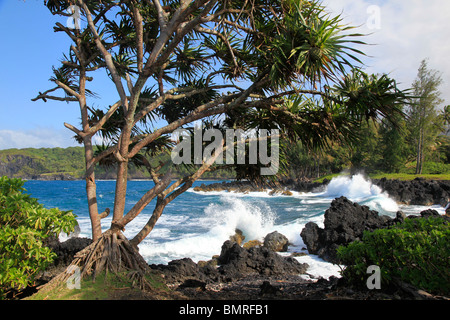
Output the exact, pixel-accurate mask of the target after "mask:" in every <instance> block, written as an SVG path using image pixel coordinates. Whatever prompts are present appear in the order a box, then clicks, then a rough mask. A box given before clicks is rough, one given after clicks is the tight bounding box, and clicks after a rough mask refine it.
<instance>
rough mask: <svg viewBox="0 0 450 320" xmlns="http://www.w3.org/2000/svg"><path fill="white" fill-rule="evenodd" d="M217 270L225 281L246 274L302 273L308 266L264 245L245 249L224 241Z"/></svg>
mask: <svg viewBox="0 0 450 320" xmlns="http://www.w3.org/2000/svg"><path fill="white" fill-rule="evenodd" d="M218 262H219V265H220V267H219V272H220V273H221V274H222V276H223V279H224V280H225V281H233V280H236V279H239V278H242V277H243V276H245V275H248V274H260V275H264V276H273V275H293V274H296V275H298V274H304V273H305V272H306V270H307V268H308V265H307V264H305V263H303V264H302V263H299V262H298V261H297V260H296V259H294V258H291V257H282V256H280V255H279V254H277V253H276V252H274V251H272V250H270V249H268V248H266V247H252V248H250V249H245V248H243V247H241V246H239V245H238V244H237V243H235V242H232V241H226V242H225V243H224V244H223V246H222V251H221V253H220V256H219V258H218Z"/></svg>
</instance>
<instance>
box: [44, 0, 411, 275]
mask: <svg viewBox="0 0 450 320" xmlns="http://www.w3.org/2000/svg"><path fill="white" fill-rule="evenodd" d="M45 3H46V5H47V7H48V8H49V9H50V11H51V12H52V13H53V14H55V15H61V16H63V17H66V16H68V15H69V16H72V15H73V14H75V13H77V14H78V13H79V14H80V15H81V17H82V19H83V21H84V24H87V27H86V28H85V29H80V28H79V29H77V28H75V29H70V28H69V27H68V26H65V25H63V24H61V23H57V24H56V26H55V31H56V32H62V33H64V34H66V36H68V37H69V38H70V39H71V40H72V42H73V43H72V45H71V47H70V50H69V51H68V53H67V54H66V55H64V58H63V59H62V66H60V67H58V68H54V76H53V77H52V78H51V81H52V82H53V83H54V84H55V85H56V86H55V87H53V88H51V89H50V90H47V91H45V92H43V93H40V94H39V95H38V96H37V97H36V99H54V100H62V101H67V102H77V103H78V106H79V108H80V113H81V120H82V124H81V127H77V126H76V125H72V124H65V125H66V127H67V128H69V129H70V130H72V131H73V132H74V133H75V134H76V135H77V138H78V139H79V141H81V142H82V143H83V144H84V147H85V158H86V190H87V200H88V206H89V213H90V218H91V225H92V235H93V240H94V243H93V245H92V246H90V247H89V248H87V249H86V250H85V251H83V254H80V255H79V258H78V260H76V261H74V264H78V265H80V266H81V265H82V266H83V271H82V276H83V275H84V274H89V273H90V272H92V271H94V272H99V271H101V270H104V269H105V268H106V269H107V270H114V271H116V270H120V269H123V268H130V269H133V270H135V271H142V272H144V271H145V270H146V263H145V262H144V261H143V259H142V257H140V255H139V254H138V252H137V250H136V249H135V246H137V245H138V244H139V243H140V242H141V241H142V240H143V239H144V238H145V237H146V236H147V235H148V234H149V233H150V232H151V231H152V229H153V227H154V226H155V224H156V222H157V221H158V219H159V217H160V216H161V214H162V213H163V210H164V208H165V206H167V204H169V203H170V202H171V201H173V200H174V199H175V198H177V197H178V196H179V195H180V194H182V193H183V192H185V191H186V190H187V189H189V188H190V187H191V186H192V184H193V182H194V181H195V180H196V179H198V178H199V177H201V175H202V174H203V173H204V172H206V171H207V170H210V169H211V166H212V164H213V163H214V161H215V160H216V159H221V158H225V153H223V154H222V153H221V152H222V151H224V148H225V146H224V138H223V137H222V138H221V137H218V138H216V140H215V143H216V146H217V148H216V149H215V151H214V149H213V150H211V149H210V151H209V155H211V156H207V157H205V158H204V159H201V158H200V159H197V160H200V162H199V163H198V164H197V165H195V166H193V167H194V171H192V172H190V173H189V175H187V176H185V177H183V178H181V179H178V180H176V181H174V182H173V183H172V184H171V179H170V178H171V176H170V170H168V171H167V174H165V175H164V176H161V175H160V171H159V170H160V169H161V168H162V167H165V168H167V167H169V168H170V167H172V166H173V165H174V164H173V163H172V162H170V161H169V162H167V163H161V164H156V165H155V164H152V162H151V161H149V160H151V159H152V157H153V156H154V155H155V154H157V153H158V152H171V151H172V150H173V148H174V145H175V143H176V142H177V141H175V140H174V138H171V137H170V134H171V133H173V132H174V131H175V130H177V129H179V128H184V129H186V130H188V131H190V132H192V131H194V130H195V129H194V124H195V123H196V122H197V121H199V120H201V121H203V122H202V124H201V126H200V127H199V128H198V129H199V130H203V133H205V131H206V129H209V128H216V129H219V130H221V132H224V130H225V129H242V130H244V131H251V130H259V129H267V130H272V129H277V130H279V133H280V135H281V138H282V139H281V144H282V143H283V140H287V139H289V140H291V141H302V143H303V145H304V146H306V147H308V148H311V149H313V148H319V147H325V146H327V145H330V144H331V143H332V142H333V141H336V140H339V141H342V140H346V139H350V138H355V137H354V135H353V133H354V128H355V126H358V124H359V123H360V122H361V121H364V120H370V119H374V118H377V117H386V116H387V117H389V116H391V115H392V114H395V113H398V112H399V109H398V106H399V104H400V103H401V102H402V100H404V99H405V94H404V92H402V91H400V90H398V89H397V86H396V83H395V81H394V80H392V79H389V78H388V77H387V76H368V75H366V74H364V72H362V71H360V70H356V69H355V65H356V64H359V60H358V58H357V57H356V56H355V55H357V54H360V53H362V52H360V51H359V50H357V49H355V47H356V46H357V45H358V44H361V42H360V41H359V40H355V39H357V38H355V37H357V36H360V35H358V34H350V32H349V31H350V30H351V28H350V27H347V26H344V25H342V21H341V18H340V17H339V16H337V17H331V16H330V15H329V14H327V13H326V12H325V10H324V7H322V6H321V5H320V3H318V2H317V1H300V0H255V1H244V0H232V1H217V0H179V1H171V0H167V1H162V2H160V1H158V0H153V1H136V0H127V1H125V0H123V1H111V0H109V1H108V0H102V1H80V0H78V1H73V2H72V1H70V2H69V1H62V0H48V1H45ZM71 4H75V5H76V6H70V5H71ZM69 6H70V7H69ZM67 9H70V10H71V11H70V12H69V14H68V13H67ZM81 25H83V24H81ZM75 26H76V24H75ZM347 70H351V71H350V72H347ZM100 71H103V72H104V73H106V74H107V75H108V77H109V79H110V80H111V82H112V84H113V86H114V88H115V89H116V91H117V92H116V93H117V96H118V100H116V101H105V102H102V105H103V107H99V108H94V107H93V106H92V104H91V103H88V101H89V99H91V98H90V97H91V96H94V95H96V96H98V94H97V93H94V92H92V91H90V90H89V89H88V86H89V84H90V82H91V81H92V82H95V79H96V77H98V76H99V74H100ZM56 91H60V92H62V93H63V94H62V95H58V96H56V95H55V92H56ZM107 96H108V97H111V93H110V92H108V94H107ZM94 135H101V136H104V137H107V138H109V141H110V143H109V144H108V145H105V146H104V147H103V151H102V152H100V153H97V154H95V153H94V149H93V143H92V141H93V137H94ZM272 137H273V134H272V132H269V135H267V137H266V138H264V136H260V137H259V139H260V140H261V139H268V140H269V142H270V141H271V138H272ZM179 138H180V139H181V137H179ZM244 142H245V144H244V146H245V147H246V148H249V147H250V146H249V141H244ZM235 144H236V143H235ZM201 147H202V148H203V150H202V151H206V148H205V145H202V146H201ZM206 147H209V145H207V146H206ZM227 147H230V146H228V145H227ZM231 147H234V145H231ZM270 147H271V145H269V149H270ZM213 151H214V152H213ZM227 151H228V150H227ZM183 156H186V155H184V154H183ZM187 156H188V159H189V160H190V159H191V158H192V157H194V158H195V156H194V155H193V156H192V157H191V156H189V155H187ZM235 157H236V154H235ZM194 160H195V159H194ZM245 160H248V158H246V159H245ZM105 161H112V162H114V163H116V164H117V180H116V192H115V202H114V206H113V210H112V211H113V219H112V223H111V226H110V229H109V230H108V231H106V232H104V233H102V230H101V218H102V217H103V216H105V215H106V214H107V213H108V212H107V211H108V210H105V212H104V213H102V214H100V213H99V210H98V207H97V196H96V184H95V174H94V167H95V166H96V165H97V164H99V163H101V162H105ZM130 163H140V164H141V165H144V166H146V167H147V168H148V170H149V172H150V173H151V175H152V178H153V181H154V183H155V185H154V187H153V188H151V189H150V190H148V191H147V192H146V193H145V194H143V195H142V198H141V199H140V200H139V201H138V202H137V203H136V204H135V205H134V206H133V207H132V208H131V209H130V210H129V211H128V212H126V210H125V201H126V196H127V192H126V191H127V178H128V165H129V164H130ZM225 165H227V164H226V163H225ZM266 165H267V163H263V161H258V162H256V163H254V164H253V163H250V162H245V164H243V165H237V164H236V165H234V167H235V170H236V172H237V177H238V178H251V179H254V178H257V177H258V175H259V172H260V169H261V168H264V167H265V166H266ZM153 199H156V203H155V207H154V210H153V214H152V215H151V217H150V219H149V220H148V222H147V223H146V224H145V225H144V226H143V228H142V229H141V231H140V232H139V233H138V234H137V235H136V236H135V237H134V238H132V239H131V241H128V240H127V239H126V238H125V237H124V235H123V234H122V231H123V230H124V228H125V226H126V225H127V224H128V223H129V222H131V221H133V220H134V219H135V218H136V217H137V216H138V215H139V214H140V213H141V212H142V210H143V209H144V208H145V207H146V206H147V205H149V204H150V202H151V201H152V200H153Z"/></svg>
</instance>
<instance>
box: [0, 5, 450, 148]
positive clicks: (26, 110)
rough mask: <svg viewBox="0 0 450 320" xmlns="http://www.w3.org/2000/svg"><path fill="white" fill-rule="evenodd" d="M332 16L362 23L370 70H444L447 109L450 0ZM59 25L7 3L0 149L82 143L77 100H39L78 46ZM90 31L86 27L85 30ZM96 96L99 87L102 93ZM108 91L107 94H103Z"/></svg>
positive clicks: (403, 73)
mask: <svg viewBox="0 0 450 320" xmlns="http://www.w3.org/2000/svg"><path fill="white" fill-rule="evenodd" d="M323 4H324V5H325V6H326V7H327V10H328V11H330V13H331V14H333V15H336V14H341V15H342V17H343V21H344V22H345V23H346V24H349V25H354V26H359V27H358V28H357V29H356V32H358V33H364V34H367V36H366V37H364V39H363V40H364V41H365V42H367V43H369V45H367V46H363V47H361V48H360V49H362V51H364V52H365V53H366V54H367V57H366V58H364V59H363V61H364V63H365V71H367V72H368V73H387V74H389V75H390V76H391V77H392V78H394V79H396V80H397V81H398V82H399V83H400V87H401V88H405V89H406V88H409V87H410V86H411V83H412V82H413V81H414V79H415V77H416V75H417V69H418V68H419V65H420V62H421V61H422V60H423V59H425V58H428V59H429V67H430V68H432V69H436V70H439V71H441V72H442V78H443V80H444V83H443V85H442V86H441V91H442V93H443V95H442V97H443V99H444V100H445V103H444V104H445V105H448V104H450V90H449V89H450V59H449V57H450V19H449V17H450V1H448V0H323ZM56 22H61V23H62V24H66V23H67V21H66V18H60V17H54V16H52V15H51V13H50V12H49V11H48V10H47V8H46V7H44V5H43V1H42V0H25V1H24V0H0V39H1V42H0V97H1V100H0V150H1V149H9V148H28V147H30V148H42V147H68V146H75V145H77V144H76V143H75V142H74V140H73V139H72V137H73V133H72V132H71V131H69V130H68V129H66V128H65V127H64V122H68V123H70V124H73V125H75V126H78V125H79V123H80V116H79V109H78V106H77V104H76V103H70V104H67V103H65V102H56V101H48V102H47V103H44V102H43V101H38V102H32V101H31V99H32V98H34V97H36V96H37V95H38V93H39V91H40V92H44V91H45V90H47V89H50V88H53V87H54V86H55V85H54V84H53V83H51V82H50V81H49V78H50V77H51V76H52V66H59V60H60V59H61V58H62V54H63V53H64V52H67V51H68V48H69V46H70V41H69V40H68V39H67V37H66V36H65V35H64V34H62V33H54V32H53V26H54V24H55V23H56ZM82 27H83V26H82ZM98 85H99V88H100V87H101V89H103V90H101V91H102V92H107V94H108V95H110V96H108V97H105V96H104V95H103V96H101V97H100V98H99V99H97V101H96V102H95V103H96V104H97V105H102V99H103V100H104V101H105V103H108V104H111V101H112V100H114V102H115V101H116V100H118V96H117V97H116V95H117V94H116V93H115V90H114V88H113V87H111V84H110V83H109V82H106V81H105V83H100V84H98ZM94 91H96V90H94ZM99 91H100V90H99Z"/></svg>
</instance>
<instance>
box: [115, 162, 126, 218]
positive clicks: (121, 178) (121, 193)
mask: <svg viewBox="0 0 450 320" xmlns="http://www.w3.org/2000/svg"><path fill="white" fill-rule="evenodd" d="M127 179H128V162H127V161H120V162H119V165H118V168H117V179H116V193H115V197H114V213H113V221H118V220H119V219H121V218H122V217H123V214H124V211H125V200H126V195H127Z"/></svg>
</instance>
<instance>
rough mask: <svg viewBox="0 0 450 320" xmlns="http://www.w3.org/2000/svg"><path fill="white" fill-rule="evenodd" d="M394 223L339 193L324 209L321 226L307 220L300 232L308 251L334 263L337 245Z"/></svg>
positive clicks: (336, 259) (345, 243)
mask: <svg viewBox="0 0 450 320" xmlns="http://www.w3.org/2000/svg"><path fill="white" fill-rule="evenodd" d="M400 216H401V215H400ZM394 223H396V219H391V218H389V217H387V216H379V215H378V213H377V212H376V211H373V210H370V209H369V207H367V206H360V205H359V204H357V203H353V202H351V201H350V200H348V199H347V198H345V197H341V198H338V199H335V200H334V201H333V202H332V203H331V207H330V208H329V209H328V210H327V211H326V212H325V221H324V226H325V228H324V229H322V228H319V227H318V226H317V224H315V223H313V222H310V223H308V224H307V225H306V226H305V228H304V229H303V230H302V232H301V234H300V235H301V237H302V239H303V242H304V243H305V245H306V247H307V249H308V252H309V253H311V254H317V255H319V257H321V258H322V259H324V260H326V261H329V262H333V263H338V262H339V261H338V258H337V254H336V251H337V248H338V247H339V246H341V245H347V244H349V243H351V242H353V241H355V240H358V239H361V238H362V236H363V232H364V231H373V230H375V229H379V228H384V227H388V226H390V225H393V224H394Z"/></svg>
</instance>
